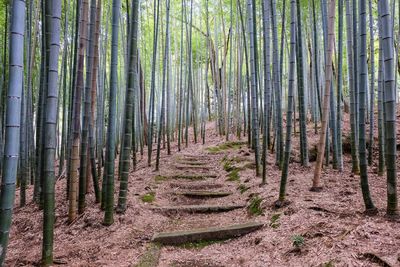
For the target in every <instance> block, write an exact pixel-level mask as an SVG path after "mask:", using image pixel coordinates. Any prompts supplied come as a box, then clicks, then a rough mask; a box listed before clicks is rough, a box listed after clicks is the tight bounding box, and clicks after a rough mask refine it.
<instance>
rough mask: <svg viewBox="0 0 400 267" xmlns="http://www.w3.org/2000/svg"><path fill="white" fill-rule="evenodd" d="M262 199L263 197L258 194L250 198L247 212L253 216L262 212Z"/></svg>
mask: <svg viewBox="0 0 400 267" xmlns="http://www.w3.org/2000/svg"><path fill="white" fill-rule="evenodd" d="M262 200H263V199H262V198H261V197H260V196H258V195H255V196H253V197H252V198H251V199H250V204H249V206H248V208H247V210H248V212H249V214H251V215H255V216H258V215H261V214H263V212H264V209H263V208H262V207H261V202H262Z"/></svg>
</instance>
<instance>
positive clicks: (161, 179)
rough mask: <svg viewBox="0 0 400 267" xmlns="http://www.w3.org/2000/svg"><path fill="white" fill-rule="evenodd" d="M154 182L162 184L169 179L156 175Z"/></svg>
mask: <svg viewBox="0 0 400 267" xmlns="http://www.w3.org/2000/svg"><path fill="white" fill-rule="evenodd" d="M154 180H155V181H156V182H157V183H161V182H163V181H165V180H168V177H167V176H164V175H156V176H154Z"/></svg>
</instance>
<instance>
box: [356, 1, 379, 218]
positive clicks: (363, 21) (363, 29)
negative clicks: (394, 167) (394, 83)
mask: <svg viewBox="0 0 400 267" xmlns="http://www.w3.org/2000/svg"><path fill="white" fill-rule="evenodd" d="M359 24H360V65H359V66H360V78H359V81H360V85H359V96H360V102H359V112H358V116H359V118H358V125H359V131H358V134H359V137H358V140H359V147H358V149H359V151H358V152H359V154H360V179H361V191H362V194H363V199H364V205H365V209H366V211H368V212H373V213H375V212H376V208H375V205H374V203H373V201H372V198H371V194H370V191H369V185H368V169H367V168H368V164H367V156H366V153H367V151H366V140H365V135H366V134H365V114H366V112H365V108H366V95H365V94H366V92H367V87H368V65H367V5H366V0H360V23H359Z"/></svg>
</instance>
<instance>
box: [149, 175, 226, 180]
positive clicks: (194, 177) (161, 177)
mask: <svg viewBox="0 0 400 267" xmlns="http://www.w3.org/2000/svg"><path fill="white" fill-rule="evenodd" d="M217 177H218V175H216V174H212V173H201V174H196V173H179V174H172V175H165V176H164V175H157V176H156V177H155V179H156V181H163V180H169V179H186V180H195V181H197V180H204V179H207V178H217Z"/></svg>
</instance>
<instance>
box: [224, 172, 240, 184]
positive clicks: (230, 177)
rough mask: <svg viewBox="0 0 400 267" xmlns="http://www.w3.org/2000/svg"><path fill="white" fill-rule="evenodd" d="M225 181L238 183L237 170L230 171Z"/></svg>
mask: <svg viewBox="0 0 400 267" xmlns="http://www.w3.org/2000/svg"><path fill="white" fill-rule="evenodd" d="M226 180H227V181H230V182H238V181H240V175H239V170H238V169H234V170H232V171H231V172H230V173H229V174H228V179H226Z"/></svg>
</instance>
